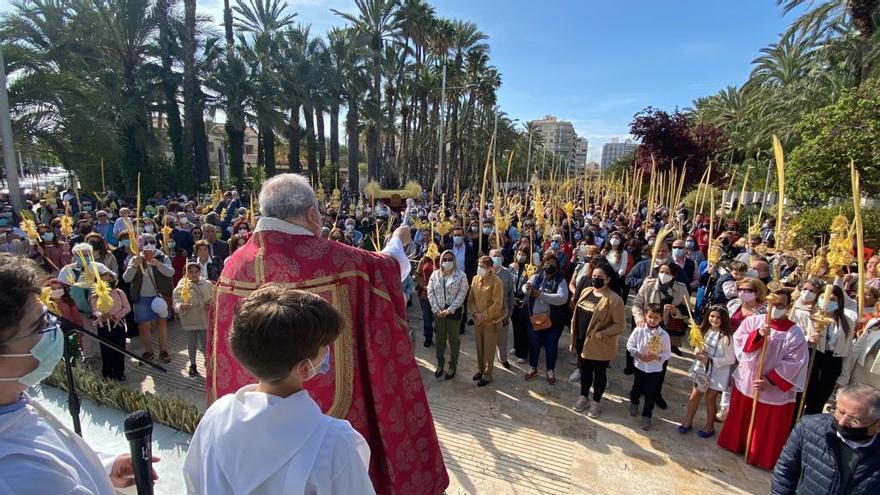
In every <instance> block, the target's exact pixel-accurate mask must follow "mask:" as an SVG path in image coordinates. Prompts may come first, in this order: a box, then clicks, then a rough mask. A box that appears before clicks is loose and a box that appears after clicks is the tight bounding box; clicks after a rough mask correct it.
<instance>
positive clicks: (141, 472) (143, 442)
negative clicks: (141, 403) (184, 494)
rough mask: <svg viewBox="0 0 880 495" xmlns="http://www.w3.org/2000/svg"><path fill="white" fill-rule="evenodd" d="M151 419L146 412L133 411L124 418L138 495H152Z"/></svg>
mask: <svg viewBox="0 0 880 495" xmlns="http://www.w3.org/2000/svg"><path fill="white" fill-rule="evenodd" d="M152 436H153V418H152V417H150V413H149V412H148V411H135V412H133V413H131V414H129V415H128V417H127V418H125V438H126V440H128V446H129V449H130V452H131V464H132V466H133V467H134V483H135V485H136V486H137V492H138V495H153V446H152Z"/></svg>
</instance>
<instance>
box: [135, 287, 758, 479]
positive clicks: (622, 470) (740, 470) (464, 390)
mask: <svg viewBox="0 0 880 495" xmlns="http://www.w3.org/2000/svg"><path fill="white" fill-rule="evenodd" d="M409 316H410V327H411V328H412V329H413V334H414V336H415V340H414V342H413V346H414V347H413V348H414V350H415V354H416V360H417V362H418V365H419V368H420V369H421V371H422V380H423V382H424V384H425V388H426V389H427V394H428V401H429V402H430V404H431V410H432V412H433V415H434V422H435V425H436V427H437V435H438V436H439V438H440V444H441V448H442V450H443V456H444V459H445V461H446V467H447V469H448V471H449V477H450V485H449V489H448V490H447V493H449V494H450V495H451V494H492V495H496V494H498V495H501V494H556V495H558V494H593V493H603V494H643V493H646V492H650V493H651V494H652V495H659V494H684V493H701V494H706V493H725V494H726V493H766V492H767V491H768V490H769V483H770V481H769V473H766V472H764V471H761V470H758V469H756V468H753V467H751V466H748V465H746V464H745V463H744V462H743V460H742V458H741V457H737V456H734V455H733V454H731V453H729V452H727V451H723V450H721V449H720V448H719V447H718V446H717V445H716V444H715V439H716V438H717V435H716V437H714V438H712V439H709V440H703V439H700V438H698V437H697V436H696V434H695V432H696V431H697V429H698V428H699V427H700V426H701V425H702V424H703V420H704V415H703V414H704V412H703V410H701V411H700V412H699V413H698V414H697V418H696V419H695V421H694V425H695V428H694V430H692V431H691V433H689V434H687V435H681V434H679V433H678V432H677V431H676V430H675V428H676V427H677V426H678V424H679V421H680V420H681V419H682V417H683V416H684V408H685V403H686V401H687V396H688V394H689V392H690V382H689V381H688V379H687V376H686V369H687V366H688V365H689V363H690V359H689V355H688V354H687V353H685V355H684V358H680V357H676V356H673V357H672V360H671V361H670V365H669V372H668V376H667V378H666V384H665V385H664V392H663V396H664V398H665V399H666V400H667V402H668V403H669V409H667V410H665V411H663V410H660V409H655V410H654V422H655V428H654V430H653V431H651V432H644V431H642V430H641V428H640V424H639V420H640V418H639V417H636V418H632V417H630V416H629V414H628V412H627V408H628V399H627V398H626V397H627V396H628V393H629V389H630V386H631V385H632V377H631V376H625V375H624V374H623V373H622V370H623V361H624V360H623V352H624V351H623V344H624V340H623V339H621V350H620V353H619V355H618V359H616V360H615V361H613V362H612V363H611V369H610V370H609V372H608V390H607V391H606V393H605V397H604V398H603V400H602V415H601V417H600V418H598V419H595V420H594V419H590V418H587V416H586V413H577V412H575V411H574V410H572V408H571V406H572V405H573V404H574V402H575V401H576V400H577V397H578V394H579V390H580V389H579V385H578V384H576V383H572V382H569V381H568V375H569V374H570V373H571V372H572V371H573V370H574V363H575V360H574V357H573V356H572V355H570V354H569V353H568V352H567V344H568V338H567V334H563V337H562V338H561V339H560V347H561V348H562V349H561V350H560V359H559V363H558V365H557V378H558V381H557V383H556V384H555V385H552V386H551V385H549V384H548V383H547V382H546V380H545V379H544V370H543V362H542V368H541V370H540V374H539V377H538V378H536V379H535V380H534V381H532V382H525V381H524V380H523V378H522V375H523V373H524V372H525V371H526V370H525V369H524V368H523V366H526V365H517V364H515V362H514V361H515V360H511V369H510V370H509V371H508V370H506V369H504V368H503V367H501V365H500V364H499V363H496V369H495V381H494V382H493V383H492V384H491V385H489V386H487V387H484V388H477V387H476V386H475V385H474V382H472V381H471V376H472V375H473V374H474V373H475V372H476V346H475V344H474V331H473V327H468V329H467V331H466V333H465V334H464V335H463V336H462V346H461V358H460V360H459V370H458V374H457V375H456V377H455V379H453V380H451V381H445V380H443V379H442V378H441V379H437V378H435V377H434V361H435V357H434V353H435V349H434V347H431V348H425V347H424V346H423V345H422V337H421V327H422V321H421V312H420V310H419V309H418V305H417V304H413V306H412V307H410V309H409ZM170 329H171V330H170V334H171V343H172V344H171V345H172V351H173V352H172V354H173V359H174V361H173V362H172V364H170V365H169V366H168V368H169V370H170V371H169V373H168V374H167V375H163V376H156V375H155V374H154V373H153V372H148V371H147V368H145V367H138V366H136V365H133V364H131V363H129V369H128V377H129V380H128V382H127V383H128V384H129V386H132V387H140V388H141V389H142V390H144V391H152V390H155V391H156V392H158V393H160V394H162V393H171V394H177V395H180V396H182V397H184V398H186V399H188V400H190V401H191V402H192V403H193V404H196V405H197V406H199V407H200V408H204V393H203V387H204V381H203V380H202V379H195V380H193V379H190V378H189V377H187V376H186V361H187V357H186V340H185V335H183V331H182V330H180V328H179V327H178V326H177V325H176V324H174V325H171V326H170ZM508 340H509V341H510V342H512V340H513V339H512V337H511V338H510V339H508ZM129 347H133V348H135V349H138V348H139V346H138V344H137V343H134V345H130V346H129ZM447 352H448V351H447ZM685 358H687V359H685ZM199 369H200V371H201V372H202V373H203V374H204V367H203V363H202V361H201V355H199ZM720 429H721V425H720V424H718V425H717V426H716V431H720Z"/></svg>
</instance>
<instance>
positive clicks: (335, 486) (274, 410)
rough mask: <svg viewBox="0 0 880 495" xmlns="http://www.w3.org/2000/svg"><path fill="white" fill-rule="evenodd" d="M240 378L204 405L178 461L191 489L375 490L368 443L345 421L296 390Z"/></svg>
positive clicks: (343, 494) (354, 493) (345, 493)
mask: <svg viewBox="0 0 880 495" xmlns="http://www.w3.org/2000/svg"><path fill="white" fill-rule="evenodd" d="M256 387H257V386H256V385H255V384H253V385H246V386H244V387H242V388H241V389H239V390H238V392H236V393H235V394H229V395H225V396H223V397H221V398H220V399H218V400H217V401H216V402H214V404H212V405H211V407H209V408H208V410H207V412H205V416H204V417H203V418H202V421H201V422H200V423H199V426H198V428H196V432H195V434H194V435H193V438H192V443H191V444H190V448H189V452H188V453H187V456H186V460H185V461H184V465H183V475H184V478H185V479H186V489H187V493H190V494H200V495H201V494H204V495H209V494H210V495H215V494H246V493H247V494H253V495H260V494H266V495H269V494H273V495H274V494H282V493H283V494H285V495H299V494H305V495H324V494H327V495H330V494H340V495H358V494H374V493H375V491H374V490H373V485H372V484H371V482H370V476H369V474H368V472H367V470H368V468H369V464H370V448H369V446H368V445H367V442H366V441H365V440H364V438H363V437H362V436H361V435H360V434H359V433H358V432H357V431H355V430H354V428H352V426H351V424H350V423H349V422H348V421H345V420H341V419H336V418H333V417H330V416H325V415H324V414H323V413H321V409H320V408H319V407H318V405H317V404H316V403H315V401H314V400H312V398H311V397H310V396H309V394H308V392H306V391H304V390H303V391H300V392H297V393H295V394H293V395H291V396H290V397H287V398H281V397H277V396H274V395H269V394H265V393H262V392H256V391H255V389H256Z"/></svg>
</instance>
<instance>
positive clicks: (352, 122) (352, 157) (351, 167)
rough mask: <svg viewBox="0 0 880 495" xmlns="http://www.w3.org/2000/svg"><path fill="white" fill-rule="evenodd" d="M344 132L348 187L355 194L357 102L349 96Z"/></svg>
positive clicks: (356, 177)
mask: <svg viewBox="0 0 880 495" xmlns="http://www.w3.org/2000/svg"><path fill="white" fill-rule="evenodd" d="M345 133H346V134H347V135H348V189H349V190H350V191H351V192H352V194H355V193H356V192H357V191H358V190H359V189H360V186H359V184H360V182H359V181H360V179H359V177H358V175H359V174H358V148H359V146H360V145H359V139H358V138H359V135H358V103H357V100H355V99H353V98H349V100H348V112H347V113H346V114H345Z"/></svg>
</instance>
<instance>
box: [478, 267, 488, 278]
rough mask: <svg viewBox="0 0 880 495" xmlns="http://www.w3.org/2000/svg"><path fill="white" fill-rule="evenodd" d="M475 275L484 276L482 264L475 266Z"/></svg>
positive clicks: (484, 270)
mask: <svg viewBox="0 0 880 495" xmlns="http://www.w3.org/2000/svg"><path fill="white" fill-rule="evenodd" d="M477 275H479V276H480V277H485V276H486V269H485V268H483V267H482V266H478V267H477Z"/></svg>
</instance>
